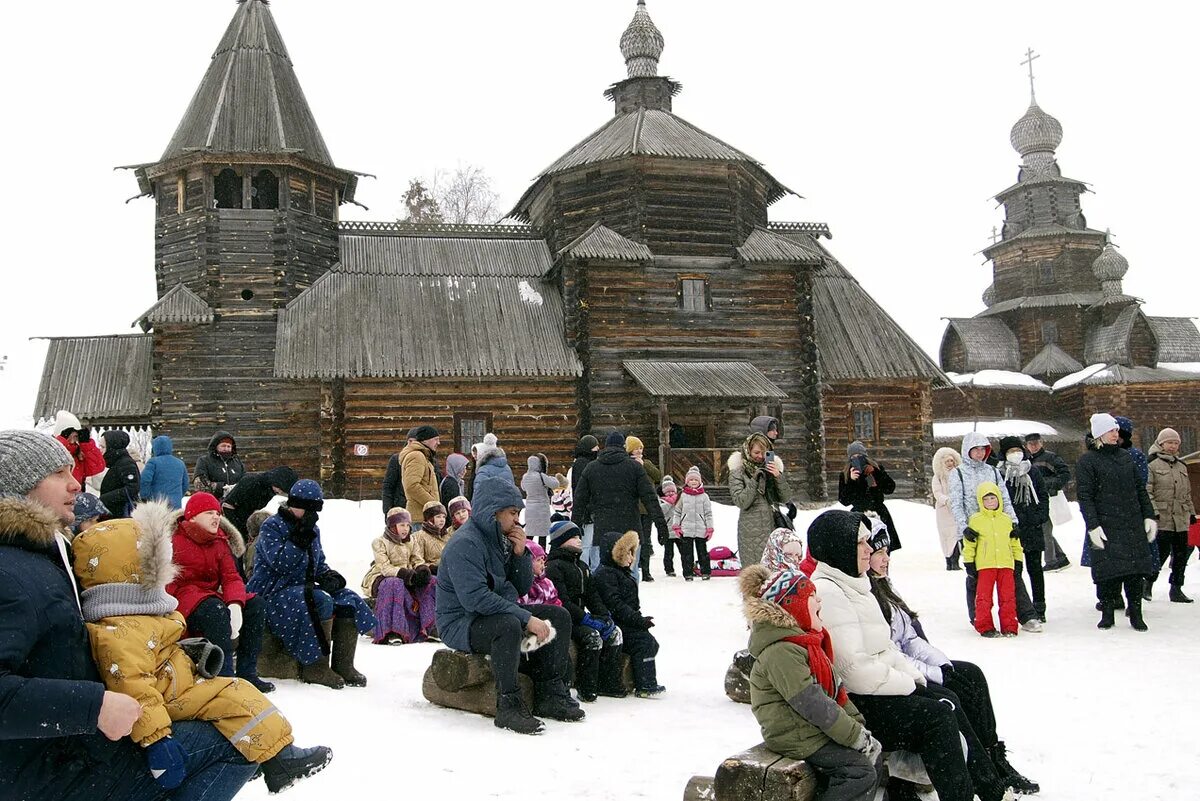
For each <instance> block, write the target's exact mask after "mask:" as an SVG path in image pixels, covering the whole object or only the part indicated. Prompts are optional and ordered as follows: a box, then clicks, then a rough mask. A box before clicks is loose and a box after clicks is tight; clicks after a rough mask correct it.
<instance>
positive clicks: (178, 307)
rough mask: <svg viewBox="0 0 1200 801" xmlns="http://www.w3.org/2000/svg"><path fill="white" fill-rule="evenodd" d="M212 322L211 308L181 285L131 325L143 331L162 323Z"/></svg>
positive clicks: (176, 286)
mask: <svg viewBox="0 0 1200 801" xmlns="http://www.w3.org/2000/svg"><path fill="white" fill-rule="evenodd" d="M212 321H213V310H212V307H211V306H209V305H208V304H207V303H205V302H204V299H203V298H201V297H200V296H199V295H197V294H196V293H195V292H193V291H192V290H190V289H188V288H187V287H186V286H184V285H183V284H176V285H175V287H174V288H173V289H172V290H171V291H170V292H168V293H167V294H165V295H163V296H162V299H161V300H159V301H158V303H155V304H154V305H153V306H151V307H150V308H148V309H146V311H144V312H143V313H142V314H141V315H139V316H138V318H137V319H136V320H134V321H133V323H131V325H140V326H141V327H142V330H143V331H149V330H150V328H151V327H153V326H155V325H159V324H162V323H196V324H207V323H211V322H212Z"/></svg>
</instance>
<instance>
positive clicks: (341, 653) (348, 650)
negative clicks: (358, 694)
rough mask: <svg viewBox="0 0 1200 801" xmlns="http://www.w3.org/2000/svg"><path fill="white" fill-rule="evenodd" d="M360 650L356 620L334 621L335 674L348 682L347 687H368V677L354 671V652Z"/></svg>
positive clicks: (340, 619) (338, 619) (337, 618)
mask: <svg viewBox="0 0 1200 801" xmlns="http://www.w3.org/2000/svg"><path fill="white" fill-rule="evenodd" d="M357 648H358V627H357V626H355V625H354V618H349V617H334V619H333V660H332V662H333V664H332V667H333V672H334V673H336V674H338V675H339V676H341V677H342V678H343V679H345V680H346V686H347V687H366V686H367V677H366V676H364V675H363V674H361V673H359V672H358V671H357V670H355V669H354V651H355V650H356V649H357Z"/></svg>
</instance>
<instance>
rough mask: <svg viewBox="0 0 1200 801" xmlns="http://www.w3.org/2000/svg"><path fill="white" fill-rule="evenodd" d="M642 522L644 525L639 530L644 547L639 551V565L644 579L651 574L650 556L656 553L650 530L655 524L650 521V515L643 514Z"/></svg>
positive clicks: (639, 539)
mask: <svg viewBox="0 0 1200 801" xmlns="http://www.w3.org/2000/svg"><path fill="white" fill-rule="evenodd" d="M641 522H642V527H641V528H640V529H639V530H638V541H639V542H640V543H641V546H642V549H641V551H640V552H639V554H640V555H639V556H638V565H639V567H640V569H641V574H642V579H643V580H644V579H645V578H646V577H647V576H649V575H650V557H651V556H653V555H654V545H653V544H652V543H651V541H650V539H651V538H650V532H651V529H652V528H653V527H654V524H653V523H651V522H650V517H649V516H648V515H642V520H641Z"/></svg>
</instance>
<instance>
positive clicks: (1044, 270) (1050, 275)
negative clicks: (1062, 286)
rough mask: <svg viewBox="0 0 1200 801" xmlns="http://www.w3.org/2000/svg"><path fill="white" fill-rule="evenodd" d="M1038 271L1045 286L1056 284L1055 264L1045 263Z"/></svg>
mask: <svg viewBox="0 0 1200 801" xmlns="http://www.w3.org/2000/svg"><path fill="white" fill-rule="evenodd" d="M1038 271H1039V274H1040V276H1039V277H1040V278H1041V280H1042V283H1043V284H1053V283H1054V262H1052V261H1044V262H1042V263H1041V264H1040V265H1039V266H1038Z"/></svg>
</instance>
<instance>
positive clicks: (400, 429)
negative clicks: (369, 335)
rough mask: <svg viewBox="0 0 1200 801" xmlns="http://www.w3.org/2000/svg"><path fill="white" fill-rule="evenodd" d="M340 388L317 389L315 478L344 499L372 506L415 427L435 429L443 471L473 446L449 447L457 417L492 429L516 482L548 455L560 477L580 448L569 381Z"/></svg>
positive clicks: (407, 382)
mask: <svg viewBox="0 0 1200 801" xmlns="http://www.w3.org/2000/svg"><path fill="white" fill-rule="evenodd" d="M338 383H339V382H325V383H323V384H322V386H321V398H322V400H321V420H320V437H321V439H320V450H321V478H322V480H323V481H326V482H329V484H330V486H331V487H342V488H344V495H343V497H347V498H351V499H354V500H362V499H363V498H367V499H371V498H378V497H379V492H380V487H381V486H382V484H383V477H384V473H385V472H386V471H387V463H388V460H389V459H390V458H391V456H392V454H394V453H396V452H397V451H398V450H400V449H401V448H403V447H404V445H405V435H406V434H407V433H408V431H409V429H411V428H413V427H414V426H417V425H421V424H429V425H432V426H434V427H435V428H437V429H438V431H439V432H440V433H441V435H442V446H441V448H440V449H439V451H438V457H439V459H440V460H441V461H442V463H443V464H444V463H445V462H444V460H445V457H446V456H447V455H448V454H450V453H452V452H454V451H456V450H457V451H459V452H462V453H467V452H469V451H470V448H471V445H473V444H474V443H473V442H455V437H456V432H455V430H454V418H455V415H456V414H458V415H467V416H476V415H479V416H486V417H488V418H489V419H490V420H491V421H492V424H491V431H492V433H494V434H495V435H496V437H497V439H498V440H499V441H500V447H502V448H504V451H505V453H507V455H508V463H509V466H510V467H511V468H512V471H513V474H514V476H515V478H516V479H517V480H518V481H519V480H520V478H521V476H522V475H523V474H524V473H525V470H526V459H528V457H529V456H531V455H533V454H534V453H539V452H540V453H544V454H545V455H546V457H547V459H548V460H549V464H550V472H551V473H562V474H564V475H565V474H566V472H567V470H569V469H570V467H571V462H572V461H573V456H572V453H573V452H574V450H575V443H576V441H577V440H578V433H577V426H578V415H577V411H576V406H575V385H574V379H573V378H570V377H565V378H553V377H551V378H545V377H539V378H525V377H488V378H479V379H476V378H466V377H463V378H408V379H395V380H386V379H354V380H350V379H347V380H346V381H344V382H342V383H343V386H342V388H341V389H339V388H338V386H337V385H338ZM314 408H315V407H314ZM313 430H314V432H315V431H316V430H317V429H316V426H315V421H314V429H313ZM356 444H362V445H367V446H368V448H369V454H368V455H367V456H366V457H357V456H355V455H354V450H353V449H354V446H355V445H356ZM339 465H340V466H339ZM339 470H340V471H341V473H342V475H339Z"/></svg>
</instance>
